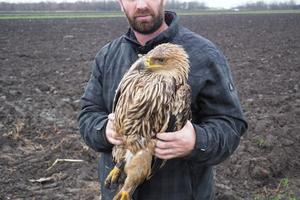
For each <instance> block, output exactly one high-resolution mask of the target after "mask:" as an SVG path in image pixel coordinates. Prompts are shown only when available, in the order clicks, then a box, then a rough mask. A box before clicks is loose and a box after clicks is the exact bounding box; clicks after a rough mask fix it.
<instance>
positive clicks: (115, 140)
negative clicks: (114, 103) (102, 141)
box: [105, 113, 123, 145]
mask: <svg viewBox="0 0 300 200" xmlns="http://www.w3.org/2000/svg"><path fill="white" fill-rule="evenodd" d="M114 120H115V114H114V113H110V114H109V115H108V122H107V125H106V130H105V134H106V138H107V140H108V141H109V142H110V143H111V144H114V145H120V144H122V143H123V140H122V137H120V136H119V135H118V134H117V133H116V131H115V127H114V123H113V121H114Z"/></svg>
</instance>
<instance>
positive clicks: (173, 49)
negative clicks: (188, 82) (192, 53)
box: [139, 43, 189, 79]
mask: <svg viewBox="0 0 300 200" xmlns="http://www.w3.org/2000/svg"><path fill="white" fill-rule="evenodd" d="M139 65H140V66H139V67H140V69H142V68H143V69H145V70H146V71H150V72H153V73H159V74H162V75H166V76H174V77H175V78H176V76H181V77H178V78H180V79H182V78H184V79H187V77H188V72H189V60H188V55H187V53H186V51H185V50H184V49H183V47H182V46H180V45H176V44H171V43H164V44H160V45H158V46H156V47H155V48H154V49H152V50H151V51H149V52H148V53H147V54H146V55H144V56H143V57H141V58H140V61H139Z"/></svg>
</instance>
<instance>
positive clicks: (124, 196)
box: [113, 191, 130, 200]
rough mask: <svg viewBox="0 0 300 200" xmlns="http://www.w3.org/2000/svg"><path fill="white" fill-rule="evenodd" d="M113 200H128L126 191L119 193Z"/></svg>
mask: <svg viewBox="0 0 300 200" xmlns="http://www.w3.org/2000/svg"><path fill="white" fill-rule="evenodd" d="M113 200H130V198H129V193H128V192H126V191H120V192H119V193H118V194H117V195H116V196H115V197H114V199H113Z"/></svg>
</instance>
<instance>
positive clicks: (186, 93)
mask: <svg viewBox="0 0 300 200" xmlns="http://www.w3.org/2000/svg"><path fill="white" fill-rule="evenodd" d="M190 106H191V87H190V86H189V85H188V84H183V85H180V86H179V87H178V89H177V90H176V95H175V101H174V105H173V112H172V114H173V115H174V116H175V117H176V130H180V129H181V128H182V127H183V126H184V125H185V124H186V122H187V120H191V118H192V113H191V108H190Z"/></svg>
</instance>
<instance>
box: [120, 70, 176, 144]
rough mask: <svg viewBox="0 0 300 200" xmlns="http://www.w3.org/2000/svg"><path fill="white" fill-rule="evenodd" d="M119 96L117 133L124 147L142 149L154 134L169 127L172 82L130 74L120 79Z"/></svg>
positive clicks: (162, 78)
mask: <svg viewBox="0 0 300 200" xmlns="http://www.w3.org/2000/svg"><path fill="white" fill-rule="evenodd" d="M119 92H120V96H119V98H118V101H117V104H116V107H115V128H116V132H117V133H119V134H120V135H121V136H123V137H125V141H126V143H127V144H125V145H126V146H131V145H134V146H135V147H137V146H138V148H144V147H145V146H146V145H147V143H148V141H149V140H150V139H151V138H152V137H153V136H154V135H153V134H155V133H160V132H164V131H165V130H166V129H167V127H168V122H169V119H170V116H171V111H172V106H173V104H174V100H175V92H176V85H175V81H174V80H173V79H172V78H166V77H163V76H160V75H158V74H153V73H149V72H147V71H131V72H130V73H128V74H126V75H125V76H124V78H123V79H122V82H121V84H120V86H119ZM134 149H136V148H134Z"/></svg>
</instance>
